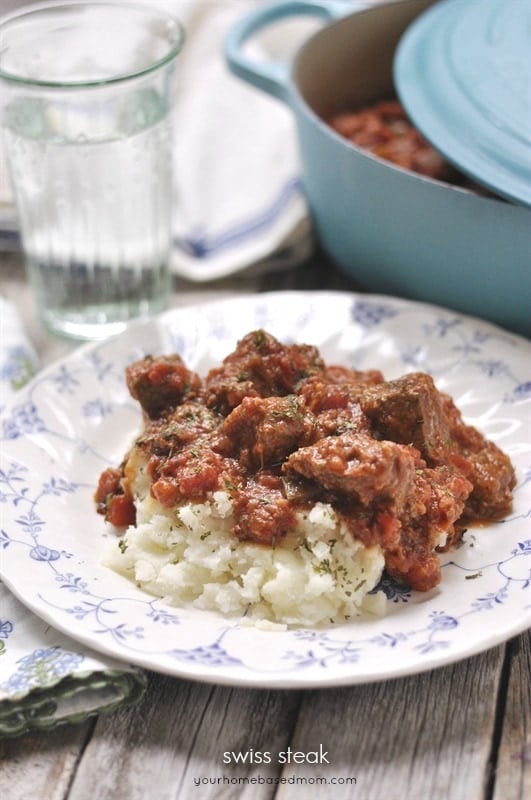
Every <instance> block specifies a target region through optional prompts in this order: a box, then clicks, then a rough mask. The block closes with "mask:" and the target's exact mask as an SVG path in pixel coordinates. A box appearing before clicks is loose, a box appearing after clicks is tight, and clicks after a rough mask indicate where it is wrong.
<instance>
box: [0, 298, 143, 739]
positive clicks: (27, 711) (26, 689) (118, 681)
mask: <svg viewBox="0 0 531 800" xmlns="http://www.w3.org/2000/svg"><path fill="white" fill-rule="evenodd" d="M37 368H38V364H37V358H36V355H35V352H34V350H33V348H32V346H31V344H30V343H29V342H28V340H27V339H26V337H25V334H24V331H23V329H22V325H21V322H20V319H19V316H18V314H17V311H16V309H15V308H14V306H13V305H12V304H11V303H9V302H7V301H6V300H4V299H3V298H2V297H0V412H1V410H2V408H3V407H4V406H5V404H6V403H7V402H8V401H9V400H10V398H11V397H12V396H14V393H15V392H16V390H17V389H19V388H21V386H22V385H23V384H24V383H26V381H27V380H29V378H31V376H32V375H33V374H35V372H36V370H37ZM0 425H1V422H0ZM1 501H2V498H1V496H0V503H1ZM1 557H2V538H1V536H0V558H1ZM145 686H146V676H145V675H144V673H143V672H142V671H141V670H138V669H136V668H129V667H127V666H124V665H122V664H119V663H118V662H116V661H114V660H113V659H110V658H105V657H103V656H99V655H97V654H96V653H93V652H91V651H90V650H88V649H87V648H85V647H83V645H81V644H78V643H77V642H73V641H72V640H70V639H69V638H68V637H66V636H64V635H63V634H62V633H59V632H58V631H56V630H54V629H53V628H51V627H50V626H49V625H47V624H46V623H45V622H43V621H42V620H41V619H39V618H37V617H36V616H35V615H34V614H32V613H31V612H30V611H28V610H27V609H26V608H25V607H24V606H23V605H22V603H20V602H19V601H18V600H17V599H16V598H15V597H13V595H12V594H11V593H10V592H9V591H8V590H7V588H6V587H5V586H4V585H3V584H2V582H1V581H0V737H1V736H18V735H20V734H22V733H26V732H27V731H30V730H43V729H48V728H51V727H54V726H55V725H57V724H59V723H63V722H80V721H82V720H84V719H86V717H87V716H89V715H92V714H95V713H101V712H103V711H111V710H113V709H115V708H116V707H117V706H118V705H120V704H121V703H123V702H126V701H128V702H132V701H134V700H136V699H138V697H139V696H140V695H141V694H142V692H143V690H144V688H145Z"/></svg>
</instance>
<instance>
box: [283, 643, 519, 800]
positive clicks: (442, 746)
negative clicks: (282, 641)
mask: <svg viewBox="0 0 531 800" xmlns="http://www.w3.org/2000/svg"><path fill="white" fill-rule="evenodd" d="M503 655H504V649H503V647H499V648H496V649H494V650H491V651H489V652H488V653H485V654H484V655H481V656H478V657H475V658H472V659H469V660H467V661H464V662H461V663H459V664H455V665H453V666H450V667H446V668H443V669H438V670H435V671H433V672H431V673H427V674H425V675H418V676H414V677H410V678H406V679H399V680H395V681H388V682H385V683H377V684H370V685H367V686H359V687H353V688H350V689H340V690H334V691H321V692H316V693H314V694H311V695H308V696H306V697H305V698H304V701H303V704H302V707H301V711H300V714H299V719H298V724H297V728H296V730H295V734H294V739H293V742H292V747H293V748H295V749H296V750H299V751H301V752H308V751H311V750H317V749H318V748H319V745H320V744H322V745H323V748H324V749H325V750H327V751H328V759H329V761H330V764H329V765H325V764H323V765H321V766H315V767H311V766H306V767H303V766H298V767H297V766H291V767H289V768H286V771H285V772H284V776H285V777H286V776H289V777H298V778H299V779H304V778H306V779H310V781H311V782H309V783H308V784H306V785H301V782H299V783H298V784H297V783H286V784H284V785H282V786H281V787H280V788H279V792H278V795H277V800H292V798H293V800H300V797H301V792H302V791H303V792H304V798H305V800H311V799H312V798H320V800H323V798H330V799H331V800H344V799H345V800H346V798H353V797H358V796H359V797H363V800H381V798H383V797H386V798H392V800H394V799H395V798H402V797H410V798H430V800H464V798H466V800H482V798H484V794H485V788H486V785H487V778H488V764H489V757H490V751H491V736H492V732H493V729H494V724H495V716H496V696H497V689H498V685H499V682H500V678H501V673H502V667H503ZM323 779H324V780H325V781H327V782H328V783H327V785H323V784H322V783H319V782H318V781H320V780H323ZM348 779H350V780H351V781H355V784H354V783H348ZM334 782H335V783H334Z"/></svg>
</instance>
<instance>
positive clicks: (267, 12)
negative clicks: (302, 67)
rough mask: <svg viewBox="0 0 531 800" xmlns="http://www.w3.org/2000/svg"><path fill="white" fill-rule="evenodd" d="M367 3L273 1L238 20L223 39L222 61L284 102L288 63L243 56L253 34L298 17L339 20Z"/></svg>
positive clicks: (288, 71)
mask: <svg viewBox="0 0 531 800" xmlns="http://www.w3.org/2000/svg"><path fill="white" fill-rule="evenodd" d="M366 6H367V4H366V3H364V2H358V1H357V0H274V2H272V3H267V4H266V5H261V6H259V7H258V8H256V9H255V10H253V11H251V12H250V13H249V14H247V15H246V16H244V17H243V19H241V20H239V21H238V22H237V23H236V24H235V25H234V26H233V27H232V29H231V30H230V31H229V34H228V36H227V39H226V40H225V58H226V61H227V64H228V66H229V69H230V70H231V72H233V73H234V74H235V75H237V76H238V77H239V78H242V79H243V80H244V81H247V83H250V84H251V85H252V86H256V87H257V88H258V89H262V91H264V92H267V93H268V94H271V95H273V96H274V97H277V98H278V99H280V100H284V101H287V100H288V95H289V76H290V67H291V62H289V61H270V62H260V61H255V60H253V59H252V58H249V56H247V55H245V53H244V51H243V47H244V45H245V42H246V41H247V39H249V38H250V37H251V36H252V35H253V34H254V33H257V32H258V31H260V30H262V28H266V27H268V26H269V25H271V24H273V23H274V22H276V21H277V20H280V19H284V18H286V17H293V16H300V15H314V16H317V17H320V18H321V19H323V20H325V21H331V20H334V19H339V18H340V17H343V16H346V15H347V14H351V13H352V12H353V11H355V10H358V9H359V10H361V9H362V8H366Z"/></svg>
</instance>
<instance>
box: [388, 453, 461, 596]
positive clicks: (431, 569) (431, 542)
mask: <svg viewBox="0 0 531 800" xmlns="http://www.w3.org/2000/svg"><path fill="white" fill-rule="evenodd" d="M471 491H472V484H471V483H470V482H469V481H468V480H467V479H466V478H464V477H463V476H462V475H460V474H459V473H458V472H455V471H454V470H451V469H449V468H448V467H445V466H442V467H435V468H426V469H419V470H417V472H416V474H415V483H414V490H413V491H411V492H410V494H409V496H408V499H407V502H406V505H405V507H404V509H403V511H402V512H401V514H400V535H399V541H398V543H397V544H396V545H395V546H394V547H389V548H387V549H386V551H385V564H386V568H387V571H388V572H389V573H390V574H391V575H393V576H394V577H395V578H397V579H399V580H402V581H405V582H406V583H408V584H409V585H410V586H411V588H412V589H416V590H418V591H421V592H424V591H427V590H428V589H432V588H433V587H434V586H437V584H438V583H439V582H440V579H441V568H440V562H439V558H438V556H437V551H438V550H442V549H448V548H449V547H451V546H453V545H455V544H456V543H457V542H458V541H459V539H460V537H461V535H462V532H463V527H462V526H461V525H459V524H458V520H459V519H460V517H461V515H462V513H463V509H464V506H465V502H466V499H467V497H468V495H469V494H470V492H471Z"/></svg>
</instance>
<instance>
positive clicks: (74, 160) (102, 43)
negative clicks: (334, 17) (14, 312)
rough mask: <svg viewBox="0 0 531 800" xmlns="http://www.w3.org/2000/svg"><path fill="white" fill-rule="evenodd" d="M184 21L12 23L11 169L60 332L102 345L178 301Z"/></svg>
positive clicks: (8, 58) (53, 15)
mask: <svg viewBox="0 0 531 800" xmlns="http://www.w3.org/2000/svg"><path fill="white" fill-rule="evenodd" d="M183 43H184V30H183V27H182V25H181V23H180V22H179V20H177V19H175V18H173V17H172V16H171V15H169V14H167V13H165V12H164V11H162V10H159V9H157V8H156V7H143V6H140V5H133V4H124V3H113V2H100V3H98V2H86V3H70V4H63V5H50V6H46V7H41V6H39V7H36V8H35V9H33V10H31V9H30V10H27V11H26V12H22V13H20V14H18V15H15V16H10V17H8V18H6V19H5V20H4V21H1V22H0V109H1V128H2V136H3V145H4V151H5V157H6V161H7V165H8V168H9V173H10V179H11V185H12V190H13V194H14V198H15V203H16V208H17V213H18V220H19V227H20V234H21V239H22V245H23V249H24V253H25V260H26V266H27V274H28V278H29V281H30V283H31V285H32V287H33V290H34V294H35V298H36V301H37V305H38V308H39V312H40V314H41V317H42V319H43V321H44V323H45V325H46V326H47V328H48V329H50V330H51V331H53V332H55V333H58V334H62V335H66V336H70V337H74V338H78V339H99V338H103V337H106V336H108V335H111V334H115V333H118V332H120V331H121V330H123V329H124V328H125V326H126V325H127V323H128V322H129V321H130V320H131V319H133V318H136V317H144V316H148V315H152V314H154V313H156V312H158V311H160V310H162V309H163V308H164V307H165V306H166V305H167V302H168V297H169V292H170V267H169V262H170V252H171V240H172V224H171V221H172V187H173V178H172V172H173V155H172V153H173V148H172V138H173V134H172V128H173V108H174V97H175V91H174V77H175V67H176V61H177V56H178V55H179V53H180V52H181V50H182V47H183Z"/></svg>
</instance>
